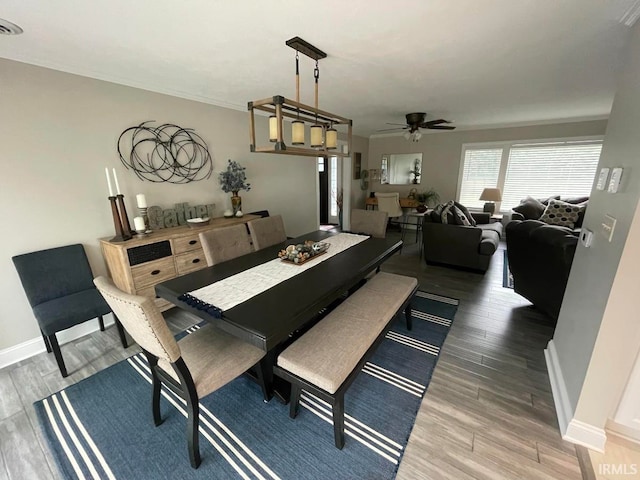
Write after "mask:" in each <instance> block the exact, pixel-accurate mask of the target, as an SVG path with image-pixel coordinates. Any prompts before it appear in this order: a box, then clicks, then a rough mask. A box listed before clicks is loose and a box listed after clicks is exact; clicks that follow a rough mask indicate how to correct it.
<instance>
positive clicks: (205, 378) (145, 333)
mask: <svg viewBox="0 0 640 480" xmlns="http://www.w3.org/2000/svg"><path fill="white" fill-rule="evenodd" d="M94 283H95V285H96V287H97V288H98V290H99V291H100V293H101V294H102V296H103V297H104V299H105V300H106V301H107V303H108V304H109V305H110V306H111V308H112V309H113V311H114V312H116V314H117V315H118V317H119V318H120V319H121V321H122V323H123V324H124V325H125V327H126V329H127V331H128V332H129V334H130V335H131V336H132V337H133V339H134V340H135V341H136V342H138V345H140V347H141V348H142V351H143V352H144V355H145V356H146V357H147V361H148V362H149V368H150V370H151V378H152V412H153V421H154V423H155V425H156V426H158V425H160V424H161V423H162V418H161V415H160V387H161V383H164V384H165V385H166V386H167V387H168V388H169V389H170V390H171V391H173V392H174V393H176V394H177V395H180V396H181V397H182V398H183V399H184V400H185V402H186V404H187V415H188V418H187V444H188V450H189V460H190V462H191V466H192V467H193V468H198V466H199V465H200V461H201V457H200V448H199V432H198V426H199V423H200V419H199V413H200V407H199V403H198V402H199V399H200V398H202V397H205V396H207V395H209V394H210V393H212V392H214V391H216V390H218V389H219V388H221V387H223V386H224V385H226V384H227V383H229V382H231V381H232V380H234V379H235V378H237V377H238V376H240V375H242V374H243V373H244V372H246V371H247V370H249V369H250V368H252V367H255V370H256V373H257V376H258V381H259V383H260V386H261V387H262V393H263V395H264V398H265V400H267V399H268V395H269V392H268V390H267V387H266V384H265V380H264V379H265V373H266V371H265V368H266V367H265V365H264V364H263V362H261V360H262V359H263V357H264V356H265V352H264V351H262V350H261V349H259V348H258V347H254V346H253V345H251V344H249V343H246V342H243V341H242V340H240V339H238V338H236V337H234V336H232V335H230V334H228V333H225V332H223V331H221V330H218V329H216V328H215V327H214V326H213V325H206V326H204V327H201V328H199V329H197V330H196V332H194V333H191V334H189V335H186V336H184V337H183V338H182V339H181V340H179V341H176V340H175V338H174V337H173V334H172V333H171V331H170V330H169V327H168V326H167V323H166V321H165V319H164V317H163V316H162V313H160V310H158V307H157V306H156V304H155V303H154V301H153V299H151V298H150V297H141V296H137V295H131V294H128V293H125V292H123V291H121V290H119V289H118V288H117V287H116V286H115V285H114V284H113V283H112V282H111V280H109V279H107V278H105V277H97V278H95V279H94Z"/></svg>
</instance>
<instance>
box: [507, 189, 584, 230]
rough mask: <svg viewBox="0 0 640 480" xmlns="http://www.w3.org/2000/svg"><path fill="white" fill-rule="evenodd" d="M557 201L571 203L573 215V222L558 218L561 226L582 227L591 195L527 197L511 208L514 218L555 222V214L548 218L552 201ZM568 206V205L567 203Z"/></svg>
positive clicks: (576, 228)
mask: <svg viewBox="0 0 640 480" xmlns="http://www.w3.org/2000/svg"><path fill="white" fill-rule="evenodd" d="M552 200H553V201H556V202H555V203H558V202H557V201H558V200H559V201H560V202H564V203H565V204H569V205H571V207H570V208H571V209H573V210H574V211H573V212H571V215H573V218H572V220H574V221H573V222H562V221H560V220H557V223H558V224H560V225H561V226H569V227H570V228H572V229H574V230H579V229H580V228H582V222H583V221H584V215H585V212H586V210H587V205H588V204H589V197H562V196H560V195H554V196H552V197H548V198H533V197H527V198H525V199H524V200H522V201H521V202H520V205H518V206H517V207H513V208H512V209H511V219H512V220H542V221H544V222H545V223H554V221H553V215H552V214H551V216H552V218H551V220H550V219H549V218H548V216H549V212H548V207H549V203H550V202H551V201H552ZM565 206H566V205H565Z"/></svg>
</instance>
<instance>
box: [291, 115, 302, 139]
mask: <svg viewBox="0 0 640 480" xmlns="http://www.w3.org/2000/svg"><path fill="white" fill-rule="evenodd" d="M291 143H292V144H293V145H304V122H303V121H302V120H294V121H293V122H291Z"/></svg>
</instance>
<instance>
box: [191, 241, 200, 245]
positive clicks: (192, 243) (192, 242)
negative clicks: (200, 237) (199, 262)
mask: <svg viewBox="0 0 640 480" xmlns="http://www.w3.org/2000/svg"><path fill="white" fill-rule="evenodd" d="M196 243H198V241H197V240H191V241H189V245H195V244H196Z"/></svg>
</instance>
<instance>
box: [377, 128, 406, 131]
mask: <svg viewBox="0 0 640 480" xmlns="http://www.w3.org/2000/svg"><path fill="white" fill-rule="evenodd" d="M406 129H407V127H396V128H383V129H382V130H376V132H390V131H392V130H406Z"/></svg>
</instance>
